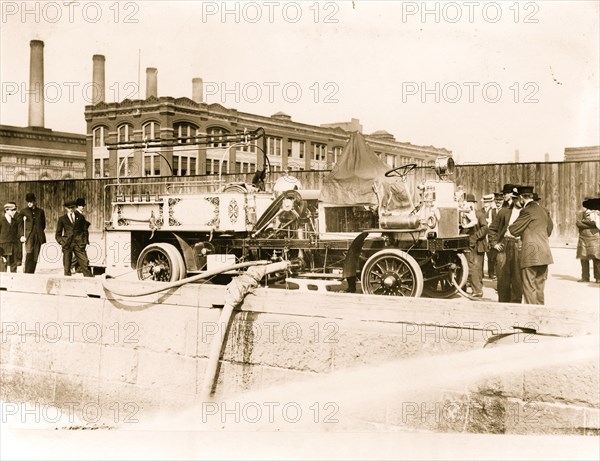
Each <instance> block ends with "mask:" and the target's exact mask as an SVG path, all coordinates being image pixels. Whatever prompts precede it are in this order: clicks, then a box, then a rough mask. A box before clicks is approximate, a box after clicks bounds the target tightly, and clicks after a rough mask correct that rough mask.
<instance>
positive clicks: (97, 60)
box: [92, 54, 106, 104]
mask: <svg viewBox="0 0 600 461" xmlns="http://www.w3.org/2000/svg"><path fill="white" fill-rule="evenodd" d="M92 61H93V62H94V67H93V74H92V82H93V92H92V104H98V103H99V102H104V97H105V91H106V88H105V79H104V61H105V58H104V56H102V55H101V54H95V55H94V56H93V57H92Z"/></svg>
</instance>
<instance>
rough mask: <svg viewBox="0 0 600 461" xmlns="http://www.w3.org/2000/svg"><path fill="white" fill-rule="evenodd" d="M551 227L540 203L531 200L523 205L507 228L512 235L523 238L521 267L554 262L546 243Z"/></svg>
mask: <svg viewBox="0 0 600 461" xmlns="http://www.w3.org/2000/svg"><path fill="white" fill-rule="evenodd" d="M553 227H554V226H553V224H552V219H550V217H549V215H548V214H547V213H546V211H545V210H544V208H542V207H541V206H540V205H538V204H537V203H535V202H533V201H532V202H529V203H528V204H527V205H525V206H524V207H523V209H522V210H521V214H520V215H519V217H518V218H517V220H516V221H515V222H514V223H513V224H512V225H511V226H510V227H509V228H508V230H509V231H510V233H511V234H512V235H514V236H515V237H521V238H522V240H523V249H522V250H521V268H525V267H532V266H546V265H548V264H552V263H553V262H554V261H553V260H552V252H551V251H550V244H549V243H548V237H549V236H550V235H551V234H552V229H553Z"/></svg>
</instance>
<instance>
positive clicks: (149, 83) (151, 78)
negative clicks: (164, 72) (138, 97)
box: [146, 67, 158, 99]
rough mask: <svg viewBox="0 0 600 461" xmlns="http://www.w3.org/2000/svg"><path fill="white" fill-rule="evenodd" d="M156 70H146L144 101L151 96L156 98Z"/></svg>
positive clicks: (150, 68)
mask: <svg viewBox="0 0 600 461" xmlns="http://www.w3.org/2000/svg"><path fill="white" fill-rule="evenodd" d="M157 75H158V69H156V68H155V67H147V68H146V99H148V98H149V97H151V96H154V97H155V98H158V80H157Z"/></svg>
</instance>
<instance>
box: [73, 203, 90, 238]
mask: <svg viewBox="0 0 600 461" xmlns="http://www.w3.org/2000/svg"><path fill="white" fill-rule="evenodd" d="M75 214H76V215H79V216H80V217H81V218H83V219H80V220H78V221H77V222H78V227H79V228H80V229H78V232H81V233H82V234H83V242H84V243H85V245H89V244H90V232H89V227H90V225H91V224H92V223H90V222H89V221H88V220H87V219H85V215H84V214H83V213H80V212H79V211H77V210H75Z"/></svg>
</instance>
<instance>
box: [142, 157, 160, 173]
mask: <svg viewBox="0 0 600 461" xmlns="http://www.w3.org/2000/svg"><path fill="white" fill-rule="evenodd" d="M144 176H160V156H159V155H158V154H155V153H154V152H144Z"/></svg>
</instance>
